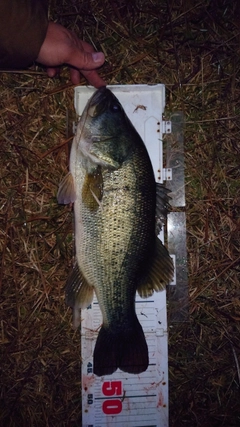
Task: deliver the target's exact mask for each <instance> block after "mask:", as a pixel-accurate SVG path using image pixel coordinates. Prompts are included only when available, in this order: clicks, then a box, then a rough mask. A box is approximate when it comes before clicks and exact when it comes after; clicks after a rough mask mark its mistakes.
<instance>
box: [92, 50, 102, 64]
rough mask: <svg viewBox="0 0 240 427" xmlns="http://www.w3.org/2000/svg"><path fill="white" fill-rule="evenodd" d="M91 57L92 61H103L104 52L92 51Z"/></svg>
mask: <svg viewBox="0 0 240 427" xmlns="http://www.w3.org/2000/svg"><path fill="white" fill-rule="evenodd" d="M92 58H93V61H94V62H103V61H104V54H103V53H102V52H94V53H93V54H92Z"/></svg>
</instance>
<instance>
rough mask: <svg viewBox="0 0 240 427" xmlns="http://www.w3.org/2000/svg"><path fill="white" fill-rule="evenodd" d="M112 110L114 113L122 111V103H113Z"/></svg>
mask: <svg viewBox="0 0 240 427" xmlns="http://www.w3.org/2000/svg"><path fill="white" fill-rule="evenodd" d="M110 109H111V111H112V112H113V113H118V112H119V111H121V105H119V104H112V105H111V107H110Z"/></svg>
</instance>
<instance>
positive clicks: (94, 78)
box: [81, 70, 107, 88]
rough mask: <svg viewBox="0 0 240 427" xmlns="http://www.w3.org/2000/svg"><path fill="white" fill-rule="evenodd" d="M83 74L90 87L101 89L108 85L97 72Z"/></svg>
mask: <svg viewBox="0 0 240 427" xmlns="http://www.w3.org/2000/svg"><path fill="white" fill-rule="evenodd" d="M81 74H82V75H83V76H84V77H85V78H86V79H87V80H88V82H89V83H90V85H92V86H94V87H96V88H99V87H102V86H106V85H107V83H106V82H105V81H104V80H103V79H102V77H100V76H99V74H98V73H97V71H96V70H91V71H82V70H81Z"/></svg>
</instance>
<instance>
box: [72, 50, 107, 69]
mask: <svg viewBox="0 0 240 427" xmlns="http://www.w3.org/2000/svg"><path fill="white" fill-rule="evenodd" d="M104 61H105V56H104V54H103V52H86V51H79V50H77V52H76V51H75V52H74V53H73V55H71V57H70V58H69V60H68V62H67V63H68V65H72V66H73V67H76V68H78V69H79V70H94V69H95V68H98V67H100V66H101V65H102V64H103V63H104Z"/></svg>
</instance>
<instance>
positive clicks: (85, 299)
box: [65, 263, 94, 328]
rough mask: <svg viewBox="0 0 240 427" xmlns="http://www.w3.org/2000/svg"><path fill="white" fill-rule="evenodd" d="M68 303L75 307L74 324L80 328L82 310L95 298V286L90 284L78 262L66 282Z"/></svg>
mask: <svg viewBox="0 0 240 427" xmlns="http://www.w3.org/2000/svg"><path fill="white" fill-rule="evenodd" d="M65 292H66V303H67V305H68V306H69V307H72V309H73V326H74V327H75V328H78V326H79V325H80V322H81V319H80V310H81V309H84V308H87V307H88V306H89V305H90V304H91V302H92V300H93V292H94V288H93V286H90V285H89V284H88V282H87V281H86V279H85V278H84V276H83V274H82V273H81V271H80V269H79V267H78V264H77V263H76V264H75V266H74V268H73V270H72V272H71V274H70V275H69V277H68V279H67V283H66V288H65Z"/></svg>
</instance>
